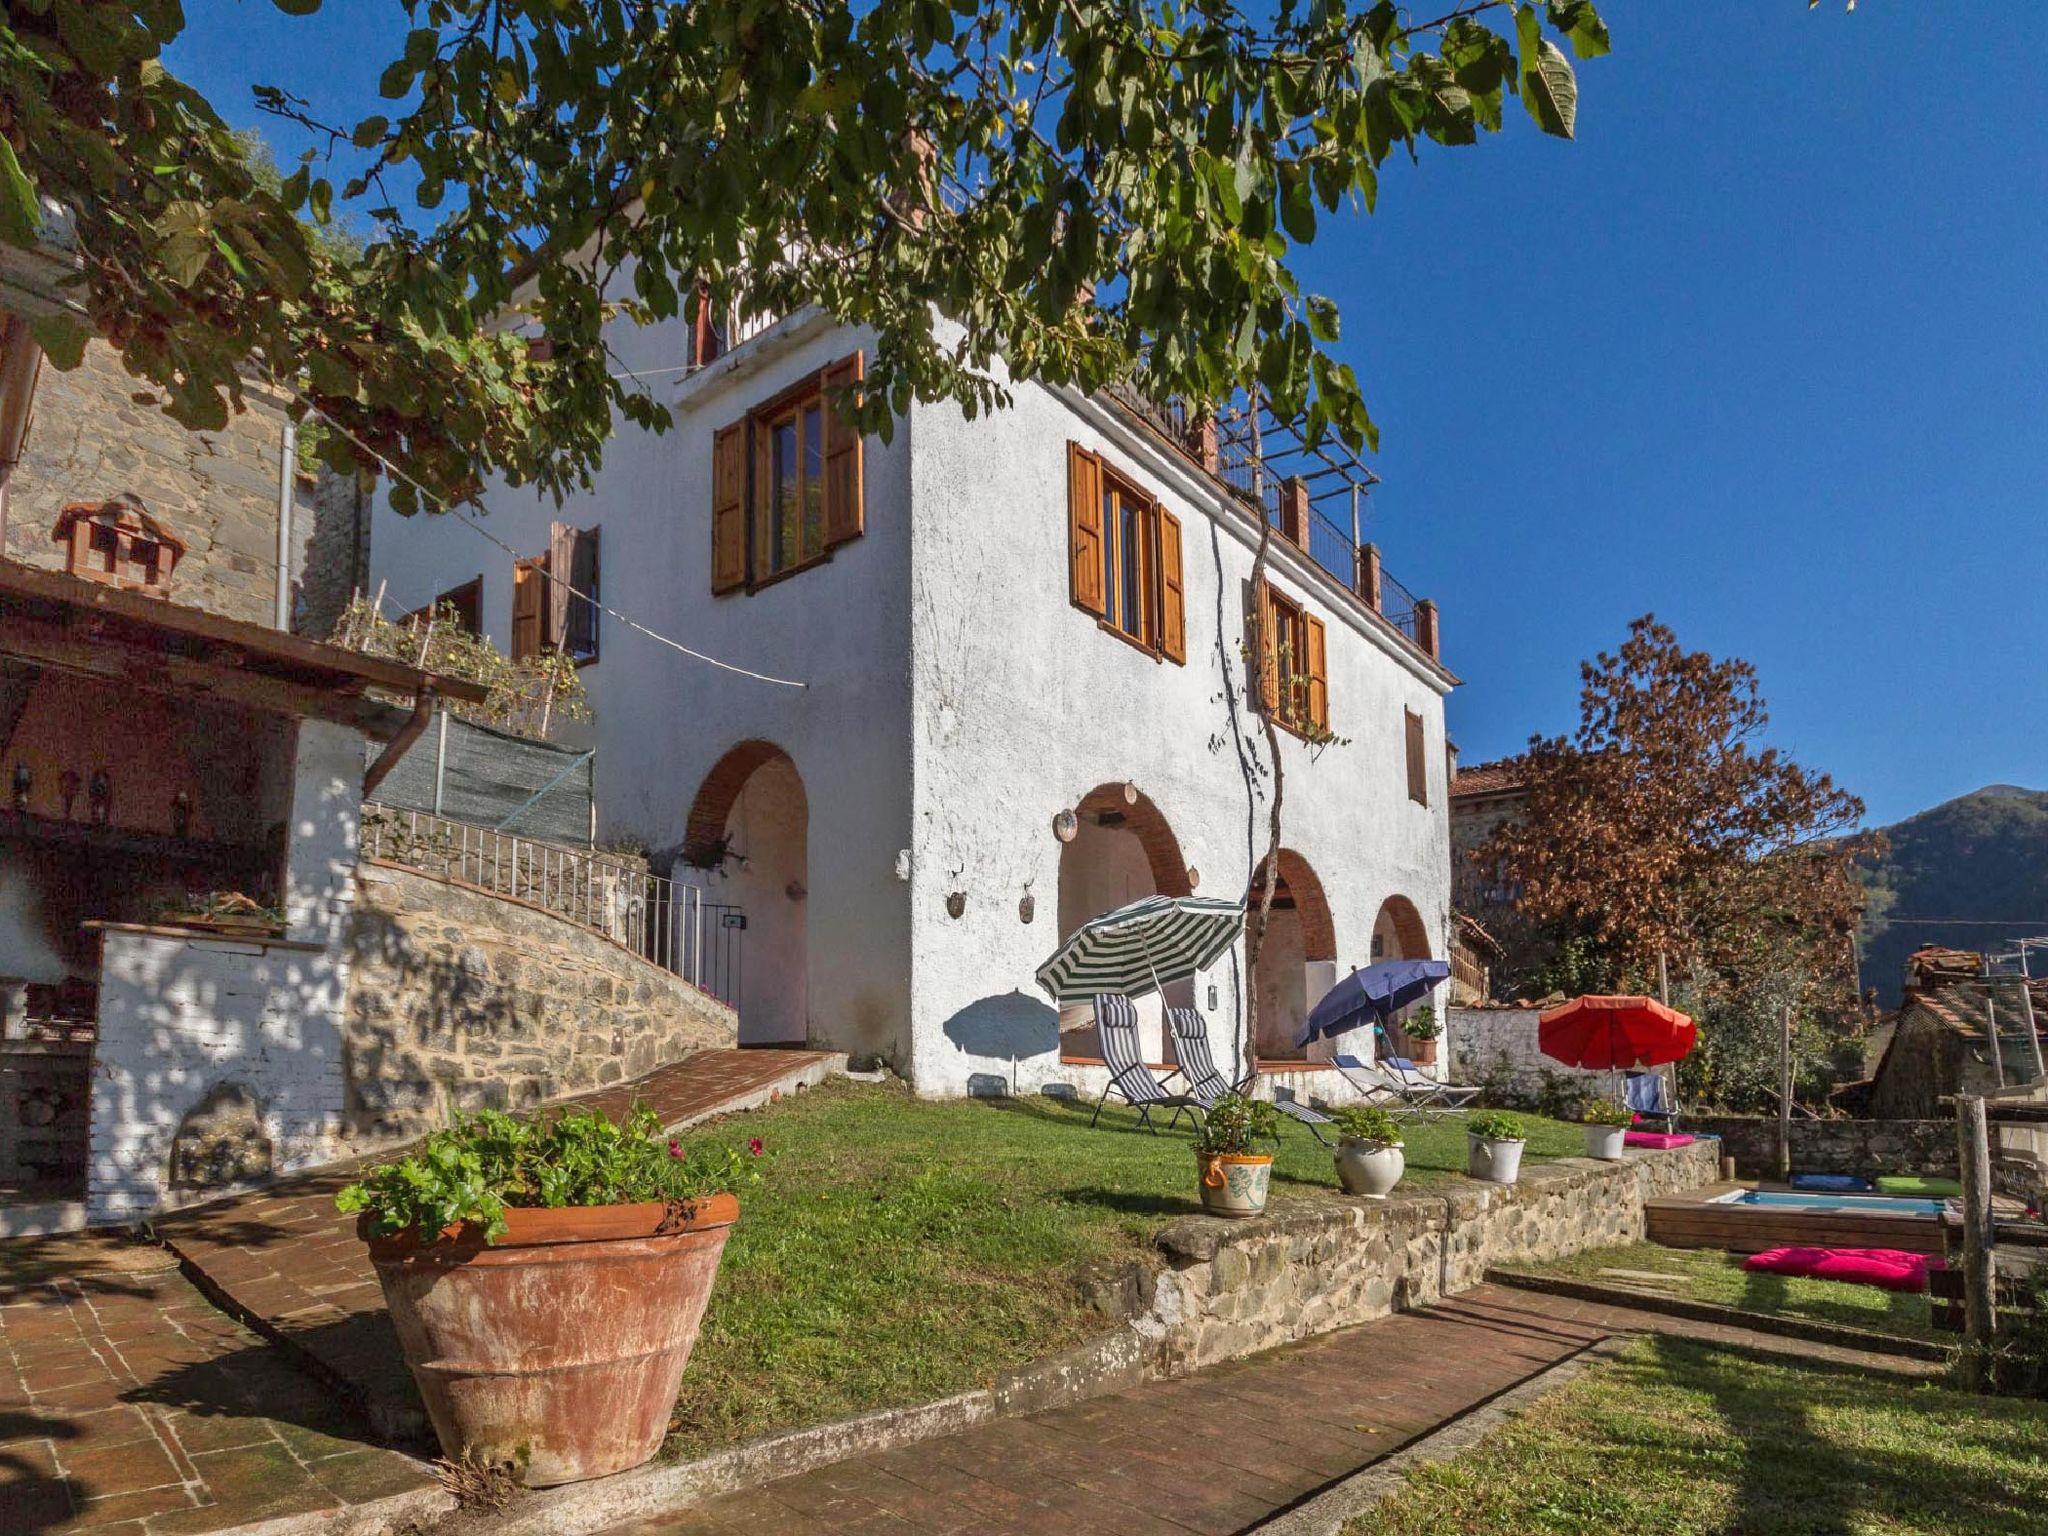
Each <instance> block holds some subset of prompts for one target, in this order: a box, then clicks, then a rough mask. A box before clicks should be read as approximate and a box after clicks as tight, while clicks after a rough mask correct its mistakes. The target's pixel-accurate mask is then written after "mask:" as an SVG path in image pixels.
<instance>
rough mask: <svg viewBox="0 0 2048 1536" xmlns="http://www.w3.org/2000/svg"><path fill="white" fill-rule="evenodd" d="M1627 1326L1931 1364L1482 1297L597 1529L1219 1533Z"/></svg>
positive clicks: (1490, 1291)
mask: <svg viewBox="0 0 2048 1536" xmlns="http://www.w3.org/2000/svg"><path fill="white" fill-rule="evenodd" d="M1636 1331H1644V1332H1648V1331H1658V1332H1666V1333H1678V1334H1684V1335H1686V1336H1688V1337H1694V1338H1703V1339H1709V1340H1716V1341H1719V1342H1723V1343H1736V1344H1742V1345H1744V1346H1747V1347H1752V1348H1761V1349H1766V1350H1771V1351H1774V1352H1777V1353H1785V1354H1796V1355H1801V1356H1805V1357H1810V1358H1817V1359H1830V1360H1839V1361H1847V1362H1853V1363H1855V1364H1858V1365H1864V1366H1868V1367H1869V1368H1871V1369H1876V1370H1886V1371H1893V1372H1896V1373H1898V1374H1901V1375H1917V1374H1923V1373H1925V1372H1926V1371H1927V1370H1931V1369H1933V1368H1932V1367H1924V1366H1920V1365H1916V1364H1914V1363H1911V1362H1903V1361H1899V1360H1896V1359H1893V1358H1891V1357H1888V1356H1869V1355H1863V1354H1861V1353H1859V1352H1855V1351H1848V1350H1840V1349H1831V1348H1829V1347H1828V1346H1824V1345H1817V1344H1808V1343H1803V1342H1800V1341H1797V1340H1791V1339H1784V1338H1778V1337H1775V1336H1773V1335H1767V1334H1753V1333H1750V1332H1748V1331H1747V1330H1744V1329H1738V1328H1723V1327H1716V1326H1713V1325H1708V1324H1699V1323H1690V1322H1685V1321H1682V1320H1680V1319H1677V1318H1668V1317H1661V1316H1657V1315H1655V1314H1651V1313H1642V1312H1634V1311H1631V1310H1629V1309H1626V1308H1618V1307H1603V1306H1598V1305H1594V1304H1592V1303H1588V1302H1579V1301H1568V1300H1563V1299H1561V1298H1556V1297H1549V1296H1536V1295H1531V1294H1528V1293H1523V1292H1515V1291H1509V1290H1503V1289H1499V1288H1496V1287H1493V1286H1480V1287H1478V1288H1476V1289H1474V1290H1471V1291H1467V1292H1465V1293H1464V1294H1463V1295H1461V1296H1459V1297H1457V1298H1455V1299H1454V1300H1452V1301H1449V1302H1446V1303H1444V1304H1443V1305H1441V1306H1437V1307H1434V1308H1431V1309H1430V1310H1429V1311H1427V1312H1414V1313H1400V1314H1396V1315H1395V1316H1393V1317H1389V1318H1385V1319H1383V1320H1381V1321H1379V1322H1376V1323H1372V1324H1369V1325H1367V1326H1365V1327H1363V1328H1353V1329H1348V1330H1346V1331H1344V1332H1342V1333H1334V1334H1328V1335H1325V1336H1324V1337H1322V1338H1319V1339H1313V1340H1310V1341H1308V1342H1306V1343H1302V1344H1297V1345H1292V1346H1290V1347H1288V1348H1286V1349H1282V1350H1276V1351H1273V1352H1271V1353H1269V1354H1264V1355H1258V1356H1254V1357H1253V1358H1251V1359H1248V1360H1242V1361H1237V1362H1234V1363H1231V1364H1227V1365H1221V1366H1216V1367H1213V1368H1211V1369H1209V1370H1205V1371H1202V1372H1200V1373H1198V1374H1197V1375H1195V1376H1192V1377H1190V1378H1188V1379H1186V1380H1182V1381H1170V1382H1155V1383H1151V1384H1149V1385H1146V1386H1142V1387H1136V1388H1132V1389H1130V1390H1128V1391H1124V1392H1118V1393H1115V1394H1112V1395H1110V1396H1107V1397H1101V1398H1096V1399H1093V1400H1092V1401H1089V1402H1084V1403H1079V1404H1076V1405H1074V1406H1072V1407H1068V1408H1059V1409H1053V1410H1051V1411H1049V1412H1046V1413H1039V1414H1033V1415H1031V1416H1030V1417H1028V1418H1022V1419H1008V1420H1004V1421H1001V1422H999V1423H995V1424H989V1425H984V1426H983V1427H981V1428H979V1429H974V1430H969V1431H967V1432H965V1433H962V1434H957V1435H948V1436H945V1437H942V1438H940V1439H935V1440H927V1441H923V1442H921V1443H919V1444H916V1445H910V1446H905V1447H903V1448H901V1449H899V1450H895V1451H889V1452H885V1453H883V1454H881V1455H877V1456H868V1457H863V1458H861V1459H860V1460H857V1461H850V1462H842V1463H840V1464H839V1465H837V1466H831V1467H825V1468H822V1469H820V1470H818V1471H815V1472H808V1473H804V1474H802V1475H800V1476H797V1477H790V1478H784V1479H782V1480H781V1481H779V1482H774V1483H769V1484H767V1485H766V1486H764V1487H761V1488H758V1489H752V1490H749V1491H746V1492H743V1493H735V1494H728V1495H725V1496H724V1497H721V1498H717V1499H713V1500H711V1501H709V1502H707V1503H705V1504H701V1505H698V1506H696V1507H695V1508H693V1509H690V1510H686V1511H682V1512H680V1513H677V1514H673V1515H666V1516H658V1517H655V1518H651V1519H647V1520H643V1521H639V1522H636V1523H634V1524H631V1525H627V1526H622V1527H619V1528H618V1529H617V1530H615V1531H614V1532H612V1533H610V1536H826V1533H840V1536H942V1533H948V1532H955V1531H961V1532H964V1531H974V1532H976V1533H989V1536H1005V1533H1008V1536H1054V1533H1057V1536H1069V1533H1072V1532H1075V1531H1115V1532H1117V1533H1118V1536H1228V1533H1234V1532H1240V1531H1246V1530H1249V1529H1251V1528H1253V1527H1254V1526H1257V1525H1259V1524H1260V1523H1262V1522H1264V1521H1265V1520H1268V1519H1270V1518H1271V1517H1273V1516H1274V1515H1276V1514H1279V1513H1280V1512H1282V1511H1283V1510H1286V1509H1288V1508H1290V1507H1291V1506H1293V1505H1295V1504H1297V1503H1299V1502H1300V1501H1301V1500H1303V1499H1305V1498H1307V1497H1309V1496H1311V1495H1313V1494H1315V1493H1317V1492H1319V1491H1320V1490H1322V1489H1324V1488H1326V1487H1328V1486H1329V1485H1330V1484H1332V1483H1334V1482H1336V1481H1338V1480H1339V1479H1342V1478H1346V1477H1349V1476H1350V1475H1352V1474H1353V1473H1355V1472H1358V1471H1360V1470H1362V1469H1364V1468H1366V1467H1368V1466H1371V1465H1372V1464H1373V1463H1374V1462H1376V1461H1380V1460H1383V1459H1384V1458H1386V1457H1388V1456H1390V1455H1392V1454H1393V1453H1395V1452H1396V1451H1398V1450H1400V1449H1401V1448H1402V1447H1403V1446H1404V1445H1406V1444H1407V1443H1408V1442H1410V1441H1411V1440H1413V1439H1415V1438H1416V1437H1418V1436H1420V1435H1423V1434H1426V1433H1428V1432H1429V1431H1431V1430H1434V1429H1436V1428H1437V1427H1438V1426H1440V1425H1441V1424H1443V1423H1444V1422H1446V1421H1447V1420H1450V1419H1453V1418H1456V1417H1458V1416H1460V1415H1462V1414H1464V1413H1466V1412H1467V1411H1469V1410H1470V1409H1472V1408H1475V1407H1477V1406H1478V1405H1480V1404H1481V1403H1483V1402H1485V1401H1486V1400H1487V1399H1489V1398H1491V1397H1494V1396H1497V1395H1498V1394H1499V1393H1501V1392H1504V1391H1506V1390H1507V1389H1509V1388H1510V1387H1513V1386H1515V1385H1517V1384H1518V1383H1520V1382H1523V1381H1526V1380H1527V1379H1529V1378H1530V1377H1531V1376H1534V1375H1535V1374H1537V1373H1538V1372H1540V1371H1543V1370H1546V1369H1548V1368H1549V1367H1550V1366H1552V1365H1555V1364H1556V1363H1557V1362H1559V1361H1560V1360H1563V1359H1565V1358H1566V1357H1568V1356H1570V1355H1573V1354H1576V1353H1577V1352H1578V1351H1580V1350H1582V1349H1584V1348H1586V1347H1587V1346H1588V1345H1591V1344H1594V1343H1597V1342H1598V1341H1600V1340H1601V1339H1604V1338H1607V1337H1609V1336H1611V1335H1613V1334H1615V1333H1620V1332H1636Z"/></svg>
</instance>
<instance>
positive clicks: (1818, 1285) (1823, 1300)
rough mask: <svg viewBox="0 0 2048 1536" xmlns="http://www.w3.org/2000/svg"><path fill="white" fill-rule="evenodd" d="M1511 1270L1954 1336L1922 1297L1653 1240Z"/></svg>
mask: <svg viewBox="0 0 2048 1536" xmlns="http://www.w3.org/2000/svg"><path fill="white" fill-rule="evenodd" d="M1516 1268H1518V1269H1525V1270H1528V1271H1530V1272H1532V1273H1535V1274H1540V1275H1556V1276H1559V1277H1561V1278H1564V1279H1570V1280H1584V1281H1589V1282H1591V1283H1593V1284H1595V1285H1607V1286H1615V1287H1619V1288H1621V1289H1625V1290H1640V1291H1647V1292H1650V1293H1651V1294H1654V1295H1662V1296H1675V1297H1678V1298H1679V1299H1681V1300H1684V1301H1704V1302H1711V1303H1712V1304H1714V1305H1715V1306H1722V1307H1740V1308H1741V1309H1742V1310H1743V1311H1745V1312H1768V1313H1772V1314H1774V1315H1776V1316H1780V1317H1798V1318H1806V1319H1809V1320H1811V1321H1814V1322H1821V1323H1841V1324H1845V1325H1846V1326H1848V1327H1851V1328H1870V1329H1874V1330H1876V1331H1877V1332H1879V1333H1894V1334H1901V1335H1904V1336H1905V1337H1907V1338H1913V1339H1933V1340H1935V1341H1936V1342H1937V1343H1944V1344H1953V1343H1954V1342H1955V1341H1956V1336H1955V1335H1954V1334H1952V1333H1937V1332H1936V1331H1935V1330H1934V1326H1933V1323H1932V1322H1931V1321H1930V1317H1929V1311H1928V1303H1927V1297H1926V1296H1925V1295H1915V1294H1912V1293H1909V1292H1903V1291H1885V1290H1880V1289H1878V1287H1876V1286H1874V1285H1849V1284H1847V1283H1845V1282H1843V1281H1840V1280H1806V1279H1801V1278H1798V1277H1796V1276H1790V1275H1762V1274H1752V1273H1751V1272H1750V1271H1748V1270H1746V1269H1744V1268H1743V1267H1742V1256H1741V1255H1740V1254H1733V1253H1723V1252H1721V1251H1720V1250H1719V1249H1717V1248H1660V1247H1659V1246H1658V1245H1657V1244H1655V1243H1630V1244H1627V1245H1625V1246H1622V1247H1617V1248H1588V1249H1586V1250H1585V1251H1584V1252H1582V1253H1575V1254H1572V1255H1570V1256H1568V1257H1566V1258H1562V1259H1554V1260H1551V1261H1550V1262H1548V1263H1543V1264H1521V1265H1517V1266H1516ZM1652 1276H1662V1277H1665V1278H1664V1283H1661V1284H1660V1283H1659V1282H1658V1281H1657V1280H1656V1279H1652V1278H1648V1277H1652Z"/></svg>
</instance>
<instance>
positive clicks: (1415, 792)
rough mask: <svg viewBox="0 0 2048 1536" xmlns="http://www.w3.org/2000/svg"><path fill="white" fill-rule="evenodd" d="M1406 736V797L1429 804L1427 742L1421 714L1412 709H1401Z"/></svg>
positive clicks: (1421, 803) (1419, 802) (1417, 802)
mask: <svg viewBox="0 0 2048 1536" xmlns="http://www.w3.org/2000/svg"><path fill="white" fill-rule="evenodd" d="M1401 717H1402V724H1403V725H1404V726H1405V727H1406V728H1407V730H1406V735H1407V738H1408V798H1409V799H1410V800H1413V801H1414V802H1415V803H1416V804H1417V805H1427V804H1429V742H1428V737H1427V733H1426V732H1425V731H1424V729H1423V724H1422V716H1420V715H1418V714H1416V713H1415V711H1414V710H1412V709H1404V710H1402V711H1401Z"/></svg>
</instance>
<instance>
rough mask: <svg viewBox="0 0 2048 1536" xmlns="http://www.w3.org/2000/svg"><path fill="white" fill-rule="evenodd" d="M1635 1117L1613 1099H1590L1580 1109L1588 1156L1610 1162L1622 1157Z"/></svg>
mask: <svg viewBox="0 0 2048 1536" xmlns="http://www.w3.org/2000/svg"><path fill="white" fill-rule="evenodd" d="M1634 1118H1635V1117H1634V1116H1633V1115H1631V1114H1630V1113H1629V1112H1628V1111H1627V1110H1626V1109H1624V1108H1622V1106H1621V1105H1619V1104H1617V1103H1615V1102H1614V1100H1612V1099H1588V1100H1587V1101H1586V1104H1585V1107H1584V1108H1582V1109H1581V1110H1580V1111H1579V1123H1580V1124H1581V1125H1583V1126H1585V1128H1586V1156H1588V1157H1597V1158H1601V1159H1603V1160H1604V1161H1606V1162H1610V1163H1611V1162H1614V1161H1616V1160H1617V1159H1618V1158H1620V1156H1621V1149H1622V1147H1623V1145H1624V1144H1625V1143H1626V1140H1627V1137H1628V1128H1629V1122H1630V1121H1631V1120H1633V1119H1634Z"/></svg>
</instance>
